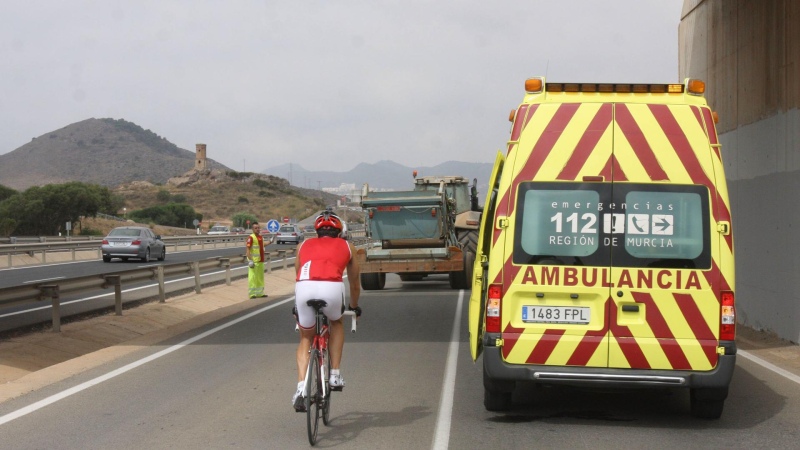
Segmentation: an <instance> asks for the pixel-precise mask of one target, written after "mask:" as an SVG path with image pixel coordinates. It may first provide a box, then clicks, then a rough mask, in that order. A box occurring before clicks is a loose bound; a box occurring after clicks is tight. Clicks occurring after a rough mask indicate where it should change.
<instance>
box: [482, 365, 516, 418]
mask: <svg viewBox="0 0 800 450" xmlns="http://www.w3.org/2000/svg"><path fill="white" fill-rule="evenodd" d="M513 391H514V382H513V381H512V382H509V381H495V380H492V379H491V378H489V377H488V376H487V375H486V368H484V369H483V407H484V408H486V410H487V411H508V410H509V409H511V393H512V392H513Z"/></svg>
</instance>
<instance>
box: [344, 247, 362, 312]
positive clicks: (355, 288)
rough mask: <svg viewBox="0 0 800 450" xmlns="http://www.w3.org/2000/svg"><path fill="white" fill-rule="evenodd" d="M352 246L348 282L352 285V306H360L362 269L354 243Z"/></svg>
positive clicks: (348, 266) (348, 264) (348, 265)
mask: <svg viewBox="0 0 800 450" xmlns="http://www.w3.org/2000/svg"><path fill="white" fill-rule="evenodd" d="M347 245H349V246H350V261H349V262H348V263H347V281H348V282H349V283H350V306H352V307H353V308H355V307H356V306H358V298H359V297H360V296H361V269H360V268H359V267H358V259H356V248H355V246H353V243H352V242H348V243H347Z"/></svg>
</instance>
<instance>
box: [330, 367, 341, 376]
mask: <svg viewBox="0 0 800 450" xmlns="http://www.w3.org/2000/svg"><path fill="white" fill-rule="evenodd" d="M334 375H339V369H331V376H334Z"/></svg>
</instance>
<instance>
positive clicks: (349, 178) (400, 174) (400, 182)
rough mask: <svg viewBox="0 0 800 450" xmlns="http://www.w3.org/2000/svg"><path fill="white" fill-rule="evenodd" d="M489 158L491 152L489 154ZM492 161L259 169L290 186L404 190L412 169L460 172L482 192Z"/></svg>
mask: <svg viewBox="0 0 800 450" xmlns="http://www.w3.org/2000/svg"><path fill="white" fill-rule="evenodd" d="M492 158H493V155H492ZM492 167H493V164H492V163H468V162H459V161H447V162H444V163H441V164H438V165H435V166H431V167H413V168H412V167H408V166H404V165H402V164H398V163H396V162H393V161H379V162H377V163H375V164H368V163H360V164H358V165H357V166H356V167H354V168H353V169H351V170H349V171H347V172H332V171H317V172H314V171H309V170H306V169H304V168H303V167H302V166H300V165H298V164H282V165H279V166H274V167H270V168H268V169H265V170H263V171H262V173H266V174H269V175H275V176H278V177H281V178H286V179H288V180H290V182H291V184H292V185H294V186H306V187H307V186H308V185H313V187H317V186H321V187H338V186H340V185H342V184H355V186H356V189H357V190H360V189H361V186H362V185H363V184H364V183H368V184H369V187H370V189H391V190H407V189H412V186H413V178H412V172H413V171H415V170H416V171H417V174H418V176H426V175H461V176H463V177H466V178H467V179H469V180H472V179H473V178H477V179H478V192H486V188H487V186H488V185H489V177H490V176H491V175H492Z"/></svg>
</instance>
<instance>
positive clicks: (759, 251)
mask: <svg viewBox="0 0 800 450" xmlns="http://www.w3.org/2000/svg"><path fill="white" fill-rule="evenodd" d="M678 36H679V38H678V39H679V64H678V66H679V67H678V69H679V75H680V78H681V79H683V78H686V77H692V78H700V79H703V80H705V81H706V86H707V95H706V97H707V99H708V102H709V104H710V105H711V107H712V109H714V110H715V111H717V112H718V114H719V117H720V121H719V123H718V124H717V127H718V131H719V133H720V142H721V143H722V151H723V160H724V162H725V170H726V176H727V178H728V187H729V191H730V196H731V210H732V213H733V230H734V237H735V244H734V245H735V252H736V306H737V314H738V320H739V322H741V323H744V324H746V325H748V326H751V327H754V328H757V329H762V330H769V331H772V332H774V333H776V334H778V335H779V336H781V337H783V338H785V339H789V340H791V341H793V342H800V236H798V235H800V110H799V109H798V106H799V105H798V104H799V103H800V2H798V1H793V0H685V1H684V5H683V13H682V18H681V23H680V26H679V29H678Z"/></svg>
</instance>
